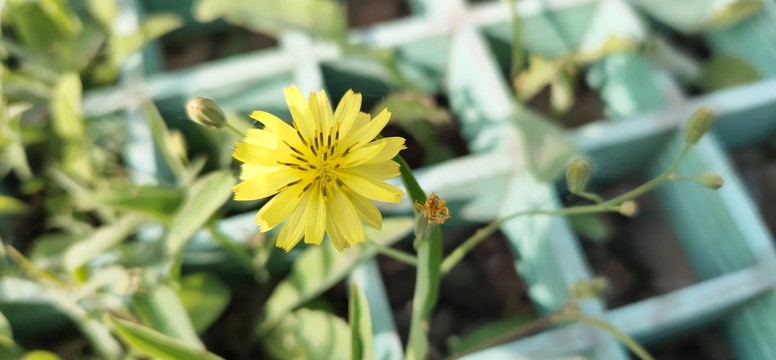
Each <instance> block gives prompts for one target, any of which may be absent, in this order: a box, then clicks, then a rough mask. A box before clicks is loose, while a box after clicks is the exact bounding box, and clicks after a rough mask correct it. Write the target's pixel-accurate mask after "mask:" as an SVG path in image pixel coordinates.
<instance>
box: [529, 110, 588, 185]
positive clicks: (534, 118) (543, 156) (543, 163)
mask: <svg viewBox="0 0 776 360" xmlns="http://www.w3.org/2000/svg"><path fill="white" fill-rule="evenodd" d="M514 123H515V125H516V126H517V127H518V129H520V132H521V138H522V139H523V141H524V142H525V147H524V148H525V151H526V152H527V155H526V158H527V159H528V166H529V167H530V169H531V171H532V172H533V173H534V175H536V177H537V178H538V179H539V180H540V181H544V182H550V181H553V180H554V179H555V178H556V177H557V176H558V175H560V174H561V173H562V172H563V171H564V169H565V168H566V165H567V164H568V163H569V161H571V158H572V157H573V156H574V155H575V154H576V149H575V148H574V145H573V144H572V143H571V141H570V140H569V139H568V138H566V135H565V134H564V133H563V130H561V129H560V128H558V127H557V126H556V125H554V124H552V123H551V122H549V121H547V120H544V119H543V118H542V117H541V116H540V115H538V114H536V113H534V112H532V111H530V110H528V109H525V108H521V109H519V110H517V113H516V115H515V120H514Z"/></svg>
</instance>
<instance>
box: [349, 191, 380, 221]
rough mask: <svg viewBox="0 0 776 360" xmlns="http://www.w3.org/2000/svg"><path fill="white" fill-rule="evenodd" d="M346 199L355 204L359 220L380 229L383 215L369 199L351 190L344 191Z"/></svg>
mask: <svg viewBox="0 0 776 360" xmlns="http://www.w3.org/2000/svg"><path fill="white" fill-rule="evenodd" d="M346 195H347V196H348V199H350V202H352V203H353V206H355V208H356V211H357V212H358V217H359V218H361V221H362V222H364V223H365V224H367V225H369V226H370V227H372V228H375V229H378V230H380V229H381V228H382V227H383V215H382V214H380V210H378V209H377V206H375V204H373V203H372V202H371V201H369V199H367V198H365V197H363V196H361V195H358V194H356V193H355V192H353V191H348V192H346Z"/></svg>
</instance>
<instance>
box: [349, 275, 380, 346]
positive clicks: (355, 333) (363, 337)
mask: <svg viewBox="0 0 776 360" xmlns="http://www.w3.org/2000/svg"><path fill="white" fill-rule="evenodd" d="M348 320H349V321H350V348H351V351H350V358H351V359H362V360H371V359H374V358H375V356H374V349H372V316H371V315H370V314H369V304H368V303H367V301H366V296H365V295H364V292H363V291H361V289H360V288H359V287H358V285H357V284H356V283H352V284H351V285H350V306H349V315H348Z"/></svg>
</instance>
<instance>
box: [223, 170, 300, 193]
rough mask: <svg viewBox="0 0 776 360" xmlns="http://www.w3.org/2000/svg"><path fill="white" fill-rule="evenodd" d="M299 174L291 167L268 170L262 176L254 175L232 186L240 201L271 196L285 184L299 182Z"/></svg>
mask: <svg viewBox="0 0 776 360" xmlns="http://www.w3.org/2000/svg"><path fill="white" fill-rule="evenodd" d="M299 181H300V176H299V174H298V173H297V172H296V171H294V170H291V169H289V168H281V169H280V170H277V171H271V172H267V173H265V174H262V175H260V176H254V177H252V178H250V179H247V180H245V181H243V182H241V183H239V184H237V185H235V186H233V187H232V191H234V199H235V200H238V201H244V200H258V199H263V198H265V197H267V196H271V195H273V194H275V193H277V192H278V191H280V190H281V189H283V188H284V187H285V186H287V185H289V184H291V183H293V182H299Z"/></svg>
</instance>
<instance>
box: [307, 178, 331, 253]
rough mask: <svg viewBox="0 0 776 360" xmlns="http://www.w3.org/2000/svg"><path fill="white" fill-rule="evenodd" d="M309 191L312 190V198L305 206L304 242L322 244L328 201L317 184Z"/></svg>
mask: <svg viewBox="0 0 776 360" xmlns="http://www.w3.org/2000/svg"><path fill="white" fill-rule="evenodd" d="M308 191H310V200H309V201H308V202H307V206H306V207H305V214H304V220H305V221H306V222H307V225H306V226H305V230H304V242H305V243H307V244H315V245H320V244H321V242H322V241H323V234H324V232H325V231H326V203H325V202H324V201H323V196H321V193H320V190H319V189H318V187H317V186H316V187H313V188H311V189H310V190H308Z"/></svg>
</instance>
